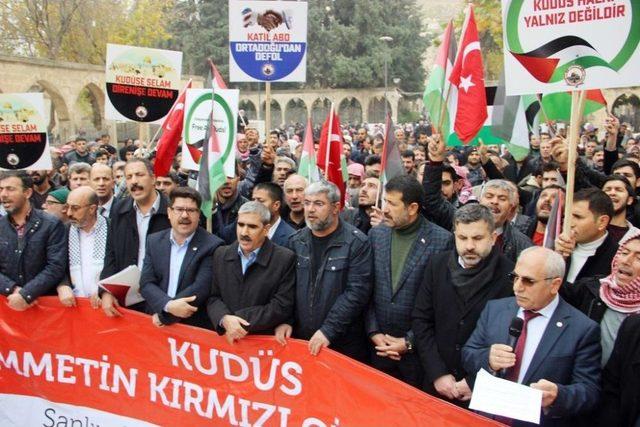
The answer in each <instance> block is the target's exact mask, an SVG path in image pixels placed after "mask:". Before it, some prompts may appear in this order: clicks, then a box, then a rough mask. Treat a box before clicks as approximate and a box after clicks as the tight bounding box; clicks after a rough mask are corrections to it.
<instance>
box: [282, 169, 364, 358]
mask: <svg viewBox="0 0 640 427" xmlns="http://www.w3.org/2000/svg"><path fill="white" fill-rule="evenodd" d="M340 198H341V194H340V190H339V189H338V187H336V186H335V184H333V183H331V182H324V181H320V182H314V183H313V184H311V185H310V186H308V187H307V188H306V190H305V192H304V217H305V221H306V223H307V228H305V229H302V230H300V231H298V232H297V233H296V234H294V235H293V236H291V238H290V239H289V247H290V248H291V249H292V250H293V251H294V252H295V253H296V255H297V256H298V262H297V265H296V313H295V317H294V320H295V321H294V322H293V325H291V324H283V325H280V326H278V328H276V339H277V340H278V342H280V343H281V344H285V342H286V338H289V337H291V336H292V333H293V336H294V337H296V338H301V339H304V340H309V351H310V353H311V354H312V355H314V356H315V355H317V354H318V353H319V352H320V351H321V349H322V348H324V347H330V348H332V349H334V350H336V351H339V352H341V353H343V354H345V355H347V356H349V357H352V358H354V359H357V360H360V361H365V360H366V359H367V344H366V337H365V334H364V312H365V308H366V306H367V303H368V302H369V296H370V294H371V277H370V275H371V269H372V264H371V261H372V260H371V247H370V245H369V241H368V239H367V236H366V235H365V234H364V233H362V232H361V231H360V230H358V229H357V228H355V227H354V226H352V225H350V224H348V223H346V222H344V221H343V220H341V219H340V215H339V213H340ZM294 327H295V330H294Z"/></svg>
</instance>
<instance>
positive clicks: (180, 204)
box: [140, 187, 223, 328]
mask: <svg viewBox="0 0 640 427" xmlns="http://www.w3.org/2000/svg"><path fill="white" fill-rule="evenodd" d="M201 205H202V197H201V196H200V193H198V192H197V191H196V190H194V189H193V188H189V187H178V188H176V189H175V190H173V191H172V192H171V193H170V195H169V208H168V214H169V221H170V222H171V228H170V229H168V230H163V231H161V232H159V233H155V234H153V235H151V236H149V237H148V238H147V251H146V256H145V260H144V267H143V268H142V276H141V277H140V293H141V294H142V296H143V297H144V298H145V300H146V303H147V312H148V313H153V323H154V324H155V325H156V326H163V325H170V324H173V323H176V322H183V323H186V324H190V325H194V326H200V327H203V328H207V327H208V328H210V327H211V323H210V322H209V318H208V317H207V314H206V312H205V310H204V305H205V303H206V302H207V298H208V296H209V287H210V286H211V277H212V265H213V253H214V251H215V250H216V248H217V247H218V246H220V245H222V244H223V242H222V240H221V239H220V238H218V237H216V236H213V235H211V234H209V233H208V232H207V231H206V230H204V229H203V228H200V227H198V218H199V215H200V206H201Z"/></svg>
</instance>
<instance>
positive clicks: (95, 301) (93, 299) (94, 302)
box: [89, 292, 102, 309]
mask: <svg viewBox="0 0 640 427" xmlns="http://www.w3.org/2000/svg"><path fill="white" fill-rule="evenodd" d="M89 303H91V308H93V309H97V308H100V305H101V304H102V301H101V300H100V297H99V296H98V293H97V292H96V293H95V294H92V295H90V296H89Z"/></svg>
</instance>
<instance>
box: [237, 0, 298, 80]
mask: <svg viewBox="0 0 640 427" xmlns="http://www.w3.org/2000/svg"><path fill="white" fill-rule="evenodd" d="M229 50H230V54H229V77H230V80H231V81H232V82H267V81H270V82H274V81H279V82H306V81H307V3H306V2H302V1H298V2H293V1H244V0H242V1H240V0H229Z"/></svg>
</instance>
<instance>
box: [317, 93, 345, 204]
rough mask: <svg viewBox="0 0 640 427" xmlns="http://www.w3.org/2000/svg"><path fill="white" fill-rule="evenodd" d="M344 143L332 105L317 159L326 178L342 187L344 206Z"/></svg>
mask: <svg viewBox="0 0 640 427" xmlns="http://www.w3.org/2000/svg"><path fill="white" fill-rule="evenodd" d="M329 128H331V131H329ZM329 136H330V137H329ZM342 143H343V139H342V130H341V129H340V119H339V118H338V115H337V114H336V113H335V111H334V109H333V105H332V106H331V111H329V115H328V116H327V120H325V122H324V124H323V125H322V132H321V133H320V146H319V147H318V160H317V161H318V166H319V167H320V169H321V170H322V171H323V172H324V173H325V179H326V180H327V181H330V182H333V183H334V184H335V185H336V186H337V187H338V188H339V189H340V195H341V197H340V206H341V207H344V196H345V182H344V180H343V179H342V165H341V162H340V156H341V155H342ZM327 164H328V166H327Z"/></svg>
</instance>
